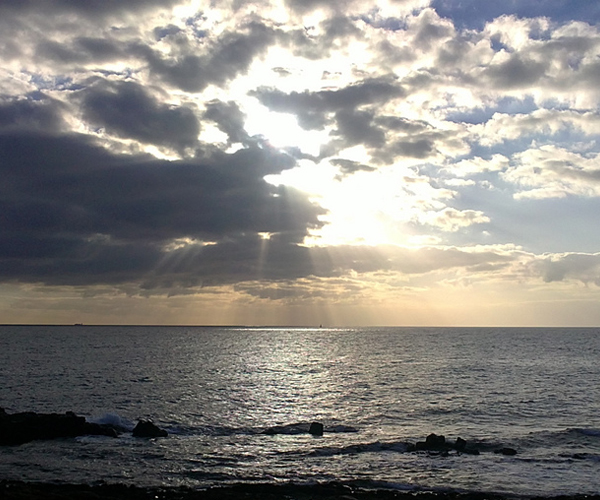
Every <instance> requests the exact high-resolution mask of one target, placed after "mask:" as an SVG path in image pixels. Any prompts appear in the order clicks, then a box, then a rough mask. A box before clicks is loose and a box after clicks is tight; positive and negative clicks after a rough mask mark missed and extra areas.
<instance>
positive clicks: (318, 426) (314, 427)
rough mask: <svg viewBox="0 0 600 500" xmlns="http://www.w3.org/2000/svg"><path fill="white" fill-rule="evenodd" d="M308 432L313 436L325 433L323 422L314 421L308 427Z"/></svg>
mask: <svg viewBox="0 0 600 500" xmlns="http://www.w3.org/2000/svg"><path fill="white" fill-rule="evenodd" d="M308 432H309V433H310V434H312V435H313V436H322V435H323V424H322V423H321V422H313V423H312V424H310V427H309V428H308Z"/></svg>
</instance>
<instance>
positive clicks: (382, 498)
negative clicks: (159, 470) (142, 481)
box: [0, 481, 600, 500]
mask: <svg viewBox="0 0 600 500" xmlns="http://www.w3.org/2000/svg"><path fill="white" fill-rule="evenodd" d="M0 498H2V499H3V500H30V499H31V500H33V499H37V500H83V499H92V500H109V499H111V500H234V499H235V500H259V499H260V500H283V499H285V500H334V499H336V500H337V499H339V500H525V499H527V500H600V495H571V496H564V495H563V496H554V497H527V496H514V495H512V496H510V495H500V494H497V493H484V492H448V491H443V492H440V491H423V490H419V491H410V492H408V491H398V490H389V489H365V488H361V487H359V486H355V485H351V484H343V483H327V484H316V485H296V484H277V485H275V484H238V485H233V486H226V487H213V488H209V489H203V490H198V489H193V488H187V487H157V488H142V487H136V486H131V485H124V484H100V485H94V486H90V485H77V484H53V483H27V482H21V481H0Z"/></svg>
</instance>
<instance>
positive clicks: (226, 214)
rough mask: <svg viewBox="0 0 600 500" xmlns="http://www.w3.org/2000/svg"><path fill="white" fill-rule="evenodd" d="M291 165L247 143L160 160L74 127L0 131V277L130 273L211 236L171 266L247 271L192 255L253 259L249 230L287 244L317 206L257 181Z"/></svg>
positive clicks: (109, 277) (313, 223) (62, 279)
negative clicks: (95, 140) (101, 142)
mask: <svg viewBox="0 0 600 500" xmlns="http://www.w3.org/2000/svg"><path fill="white" fill-rule="evenodd" d="M0 111H1V110H0ZM26 111H27V110H25V111H23V110H21V115H23V114H26ZM36 111H37V110H36V109H35V108H32V110H30V113H31V114H32V115H35V113H36ZM13 114H14V112H13ZM25 122H26V120H25ZM134 128H135V126H134ZM294 164H295V162H294V160H293V159H292V158H290V157H289V156H287V155H284V154H281V153H278V152H276V151H272V150H269V149H261V148H258V147H254V148H250V149H244V150H240V151H238V152H237V153H235V154H232V155H229V154H225V153H218V152H217V153H214V154H213V155H212V156H210V157H207V158H205V159H203V160H193V161H192V160H191V161H174V162H166V161H160V160H157V159H155V158H152V157H150V156H119V155H115V154H112V153H110V152H108V151H107V150H105V149H103V148H99V147H97V146H94V145H93V144H92V143H91V141H90V140H89V139H86V138H85V137H83V136H79V135H69V136H49V135H45V134H40V133H36V132H29V133H26V132H23V131H18V132H12V133H9V132H5V133H2V134H0V175H1V177H2V179H3V182H2V184H1V186H0V214H1V217H0V231H1V233H2V235H3V238H2V239H1V240H0V275H1V276H2V277H3V279H4V280H17V281H18V280H20V281H24V282H27V281H31V282H36V281H41V282H45V283H54V284H86V283H124V282H128V281H137V282H140V281H141V280H142V278H143V277H144V276H146V275H147V274H148V273H151V272H155V271H156V269H159V268H160V266H161V265H162V266H164V265H166V264H165V262H166V261H170V262H171V265H174V263H175V260H176V261H177V262H179V263H180V264H178V265H183V264H181V263H184V262H186V260H185V258H184V257H186V255H184V252H183V251H180V252H178V251H177V249H174V250H168V251H167V250H166V248H168V246H169V244H171V242H173V241H178V240H186V241H187V240H204V241H214V242H216V243H217V244H216V245H214V248H213V247H210V249H208V247H206V249H208V250H206V251H204V250H203V248H204V247H201V246H198V245H196V247H197V250H198V252H199V253H198V252H196V253H198V257H197V258H196V260H192V261H190V262H191V264H190V265H193V267H192V268H189V269H183V268H177V269H179V270H180V271H181V273H185V272H189V273H191V275H194V272H195V273H196V274H198V275H200V274H203V273H204V274H206V273H207V271H206V269H208V268H210V269H213V271H211V273H212V274H211V275H210V276H211V280H212V281H214V282H227V281H235V280H237V279H240V276H242V275H243V276H244V277H247V274H246V273H247V272H248V273H250V274H252V273H251V272H250V271H247V268H248V267H249V268H250V269H253V268H252V265H253V264H251V263H248V264H245V263H244V262H243V261H239V262H234V261H232V262H230V263H229V264H228V265H229V267H228V268H227V269H225V267H226V264H225V263H223V266H222V269H221V271H222V272H223V273H224V275H223V276H219V275H218V274H219V270H218V269H219V268H218V266H217V267H215V266H214V265H212V264H210V262H206V261H205V260H203V259H204V257H203V255H204V254H207V255H213V258H214V259H216V260H218V259H217V257H215V255H216V256H218V257H219V258H222V256H223V255H225V250H227V249H229V250H227V251H228V252H229V253H230V254H231V253H234V249H237V250H235V251H237V252H238V254H239V255H240V256H244V255H246V254H247V256H248V258H250V259H252V260H253V261H254V260H255V257H256V255H255V254H256V252H255V250H256V249H257V248H258V247H259V244H260V242H261V240H260V238H259V237H258V233H272V234H276V235H277V236H276V238H275V237H274V238H275V239H274V241H275V240H277V241H278V242H279V247H280V248H281V252H280V253H284V252H294V251H295V248H296V246H297V243H299V242H301V241H302V239H303V238H304V236H306V234H307V231H308V229H309V228H316V227H319V226H320V225H321V224H322V223H321V222H319V220H318V218H317V217H318V215H319V214H320V213H322V210H321V209H320V208H319V207H317V206H315V205H313V204H312V203H310V202H309V201H308V199H307V198H306V196H305V195H303V194H300V193H298V192H296V191H294V190H293V189H291V188H287V189H286V188H283V187H279V188H278V187H275V186H272V185H270V184H268V183H266V182H265V181H264V180H263V177H264V176H265V175H267V174H272V173H278V172H281V171H282V170H284V169H287V168H291V167H293V166H294ZM249 242H254V243H253V245H250V244H249ZM183 246H186V245H183ZM191 248H195V247H194V245H192V246H191ZM211 252H212V253H211ZM253 252H254V253H253ZM188 253H189V248H188ZM193 253H194V252H191V254H193ZM191 254H190V255H191ZM175 256H179V259H175V260H173V258H174V257H175ZM186 258H187V257H186ZM280 261H281V262H283V260H281V259H280ZM281 268H282V269H283V268H284V266H283V264H281ZM292 268H293V266H291V267H290V272H292V271H293V269H292ZM194 269H195V271H194ZM178 272H179V271H178ZM282 272H284V271H282ZM273 274H274V275H276V274H277V272H275V271H273ZM253 277H254V278H256V273H254V274H253ZM178 279H179V280H181V279H183V277H181V276H180V277H179V278H178ZM198 279H200V278H198Z"/></svg>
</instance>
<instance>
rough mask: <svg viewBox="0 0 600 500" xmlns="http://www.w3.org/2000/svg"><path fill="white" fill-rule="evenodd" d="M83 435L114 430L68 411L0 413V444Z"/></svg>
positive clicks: (100, 434)
mask: <svg viewBox="0 0 600 500" xmlns="http://www.w3.org/2000/svg"><path fill="white" fill-rule="evenodd" d="M86 435H92V436H110V437H117V432H116V431H115V430H114V429H112V428H110V427H106V426H103V425H99V424H92V423H90V422H86V420H85V418H84V417H78V416H77V415H75V414H74V413H73V412H71V411H69V412H67V413H63V414H59V413H34V412H25V413H13V414H8V413H6V412H5V411H4V410H2V411H1V412H0V445H19V444H24V443H28V442H30V441H36V440H45V439H57V438H69V437H77V436H86Z"/></svg>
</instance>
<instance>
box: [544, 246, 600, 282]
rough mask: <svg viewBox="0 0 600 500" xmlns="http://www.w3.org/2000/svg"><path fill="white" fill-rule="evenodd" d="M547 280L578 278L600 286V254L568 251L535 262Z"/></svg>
mask: <svg viewBox="0 0 600 500" xmlns="http://www.w3.org/2000/svg"><path fill="white" fill-rule="evenodd" d="M534 268H535V270H536V272H539V273H540V274H541V275H542V276H543V279H544V281H545V282H547V283H550V282H555V281H565V280H577V281H581V282H583V283H585V284H595V285H596V286H600V254H597V253H595V254H583V253H566V254H557V255H552V256H546V257H543V258H540V259H539V260H537V261H536V262H535V263H534Z"/></svg>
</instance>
